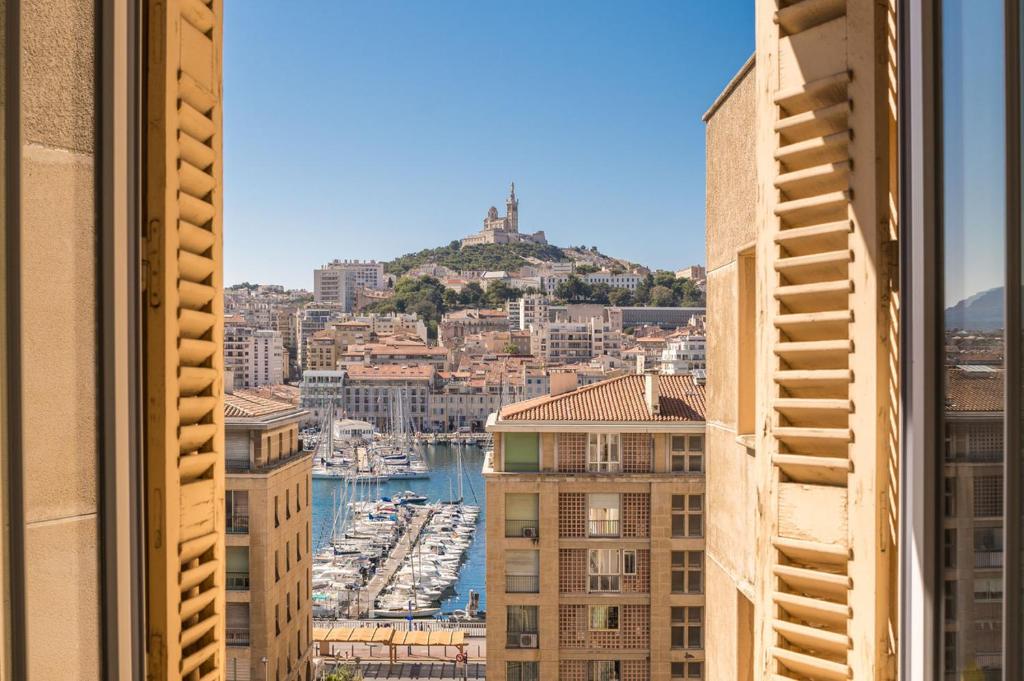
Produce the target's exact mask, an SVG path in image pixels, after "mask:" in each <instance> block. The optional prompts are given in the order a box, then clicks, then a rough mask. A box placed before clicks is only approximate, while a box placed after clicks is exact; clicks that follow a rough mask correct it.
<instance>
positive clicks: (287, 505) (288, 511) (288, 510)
mask: <svg viewBox="0 0 1024 681" xmlns="http://www.w3.org/2000/svg"><path fill="white" fill-rule="evenodd" d="M291 498H292V491H291V490H290V489H286V490H285V491H284V519H285V520H290V519H291V517H292V502H291Z"/></svg>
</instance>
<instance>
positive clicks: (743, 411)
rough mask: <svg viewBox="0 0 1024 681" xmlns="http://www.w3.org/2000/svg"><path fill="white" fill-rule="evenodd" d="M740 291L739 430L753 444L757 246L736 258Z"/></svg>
mask: <svg viewBox="0 0 1024 681" xmlns="http://www.w3.org/2000/svg"><path fill="white" fill-rule="evenodd" d="M736 265H737V279H738V281H737V290H738V292H739V298H738V300H737V305H736V315H737V319H736V322H737V324H736V350H735V352H736V377H737V379H738V380H737V385H736V396H737V404H736V430H737V432H738V434H739V435H740V436H749V437H750V439H751V444H752V440H753V435H754V430H755V428H754V419H755V410H756V406H755V395H756V394H757V388H756V382H757V353H756V352H755V345H756V344H755V343H752V342H750V341H751V339H753V338H757V331H758V327H757V259H756V257H755V255H754V249H753V248H749V249H747V250H744V251H741V252H740V253H738V254H737V257H736Z"/></svg>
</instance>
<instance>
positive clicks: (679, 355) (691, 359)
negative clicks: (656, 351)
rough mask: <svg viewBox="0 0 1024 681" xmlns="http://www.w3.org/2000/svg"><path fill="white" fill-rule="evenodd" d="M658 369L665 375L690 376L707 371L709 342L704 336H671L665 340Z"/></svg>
mask: <svg viewBox="0 0 1024 681" xmlns="http://www.w3.org/2000/svg"><path fill="white" fill-rule="evenodd" d="M658 368H659V370H660V371H661V373H663V374H688V373H693V372H695V371H704V370H706V369H707V341H706V339H705V338H704V336H703V334H685V335H678V336H671V337H669V338H667V339H666V340H665V349H664V350H662V352H661V358H660V359H659V361H658Z"/></svg>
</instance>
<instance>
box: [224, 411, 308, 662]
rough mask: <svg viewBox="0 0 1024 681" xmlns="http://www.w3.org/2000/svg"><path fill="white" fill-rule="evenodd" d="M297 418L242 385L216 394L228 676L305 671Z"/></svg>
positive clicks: (304, 516)
mask: <svg viewBox="0 0 1024 681" xmlns="http://www.w3.org/2000/svg"><path fill="white" fill-rule="evenodd" d="M305 416H306V412H305V411H303V410H301V409H297V408H295V407H294V406H293V405H291V404H288V403H285V402H278V401H277V400H272V399H267V398H264V397H259V396H257V395H255V394H253V393H249V392H240V393H234V394H231V395H227V396H225V398H224V417H225V418H224V427H225V443H226V462H225V465H226V469H227V477H226V496H225V527H226V532H227V537H226V542H225V543H226V549H225V551H226V572H225V585H226V588H227V610H226V613H227V620H226V630H225V631H226V639H225V640H226V641H227V670H228V674H227V677H226V678H227V679H230V680H231V681H234V680H235V679H237V680H238V681H246V680H247V679H260V680H261V681H263V679H271V678H273V679H275V680H276V679H280V680H281V681H310V679H312V664H311V660H310V655H311V650H312V645H311V636H312V626H313V607H312V600H311V599H312V537H311V531H312V517H313V516H312V497H311V492H312V489H311V481H312V455H311V454H310V453H308V452H304V451H303V450H302V447H301V444H300V442H299V422H300V421H301V420H302V419H303V418H304V417H305ZM264 658H266V660H267V661H266V663H264V662H263V659H264ZM264 670H266V676H265V675H264Z"/></svg>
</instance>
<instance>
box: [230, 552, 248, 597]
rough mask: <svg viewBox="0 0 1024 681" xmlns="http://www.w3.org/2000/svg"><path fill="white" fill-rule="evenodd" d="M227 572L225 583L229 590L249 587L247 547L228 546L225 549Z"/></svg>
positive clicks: (241, 589) (243, 589)
mask: <svg viewBox="0 0 1024 681" xmlns="http://www.w3.org/2000/svg"><path fill="white" fill-rule="evenodd" d="M225 554H226V564H227V574H226V584H227V588H228V589H229V590H231V591H246V590H248V589H249V547H248V546H228V547H226V549H225Z"/></svg>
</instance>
